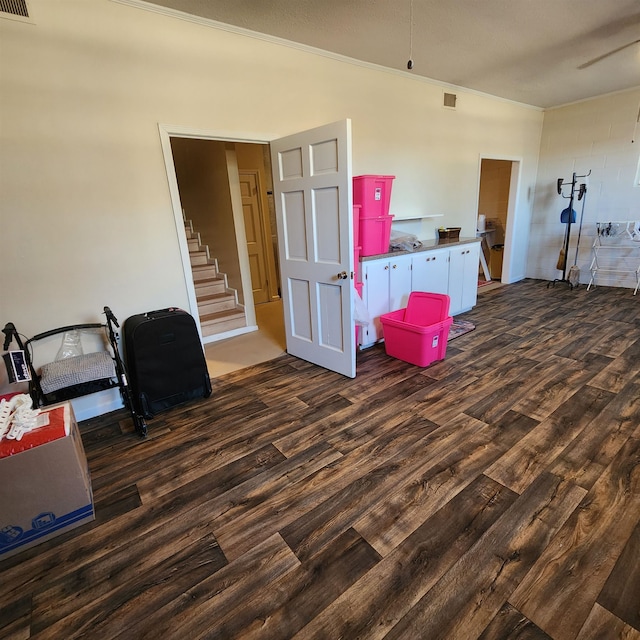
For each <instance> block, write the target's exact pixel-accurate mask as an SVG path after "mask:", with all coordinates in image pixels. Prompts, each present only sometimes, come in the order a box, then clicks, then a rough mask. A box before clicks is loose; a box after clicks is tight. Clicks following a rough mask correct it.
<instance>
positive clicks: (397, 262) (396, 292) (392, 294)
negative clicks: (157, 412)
mask: <svg viewBox="0 0 640 640" xmlns="http://www.w3.org/2000/svg"><path fill="white" fill-rule="evenodd" d="M410 293H411V256H398V257H397V258H395V259H394V260H390V261H389V311H397V310H398V309H403V308H404V307H406V306H407V302H408V301H409V294H410Z"/></svg>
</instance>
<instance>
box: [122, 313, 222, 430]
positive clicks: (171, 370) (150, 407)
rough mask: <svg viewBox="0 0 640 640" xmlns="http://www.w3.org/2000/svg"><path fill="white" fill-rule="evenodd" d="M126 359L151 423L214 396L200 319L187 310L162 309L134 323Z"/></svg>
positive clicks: (127, 330)
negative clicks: (159, 415) (161, 415)
mask: <svg viewBox="0 0 640 640" xmlns="http://www.w3.org/2000/svg"><path fill="white" fill-rule="evenodd" d="M124 354H125V360H126V363H127V370H128V372H129V378H130V380H129V384H130V386H131V390H132V392H133V398H134V403H135V404H136V408H137V409H138V411H139V412H140V413H141V414H142V415H144V417H145V418H153V416H154V415H155V414H157V413H159V412H161V411H165V410H166V409H170V408H171V407H174V406H176V405H179V404H182V403H183V402H187V401H188V400H193V399H194V398H207V397H208V396H210V395H211V380H210V379H209V373H208V371H207V363H206V360H205V357H204V352H203V350H202V344H201V343H200V336H199V335H198V329H197V327H196V323H195V320H194V319H193V318H192V317H191V316H190V315H189V314H188V313H187V312H186V311H183V310H182V309H175V308H170V309H161V310H159V311H149V312H148V313H140V314H137V315H135V316H131V317H130V318H128V319H127V321H126V322H125V323H124Z"/></svg>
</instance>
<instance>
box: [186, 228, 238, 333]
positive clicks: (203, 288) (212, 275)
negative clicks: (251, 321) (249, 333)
mask: <svg viewBox="0 0 640 640" xmlns="http://www.w3.org/2000/svg"><path fill="white" fill-rule="evenodd" d="M184 230H185V233H186V235H187V244H188V246H189V258H190V259H191V272H192V274H193V284H194V286H195V291H196V300H197V302H198V314H199V316H200V327H201V329H202V336H203V337H207V336H213V335H217V334H220V333H224V332H226V331H231V330H232V329H239V328H241V327H246V326H247V319H246V316H245V313H244V309H243V307H241V306H240V305H239V304H238V294H237V292H236V290H235V289H230V288H229V287H227V276H226V275H225V274H224V273H220V272H219V271H218V263H217V261H216V260H214V259H212V258H210V257H209V247H208V246H207V245H203V244H201V243H200V234H199V233H198V232H197V231H194V229H193V223H192V222H191V220H185V221H184Z"/></svg>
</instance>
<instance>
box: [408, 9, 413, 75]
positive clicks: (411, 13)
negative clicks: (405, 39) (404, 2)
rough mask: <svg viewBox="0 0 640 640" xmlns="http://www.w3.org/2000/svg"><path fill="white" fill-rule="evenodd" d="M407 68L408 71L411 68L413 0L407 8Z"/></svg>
mask: <svg viewBox="0 0 640 640" xmlns="http://www.w3.org/2000/svg"><path fill="white" fill-rule="evenodd" d="M407 69H409V71H411V69H413V0H410V9H409V61H408V62H407Z"/></svg>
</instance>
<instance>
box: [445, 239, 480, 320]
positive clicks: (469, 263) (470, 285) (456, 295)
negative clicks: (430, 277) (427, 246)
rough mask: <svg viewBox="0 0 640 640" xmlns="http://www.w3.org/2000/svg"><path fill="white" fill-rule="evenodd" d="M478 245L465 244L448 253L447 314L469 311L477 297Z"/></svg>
mask: <svg viewBox="0 0 640 640" xmlns="http://www.w3.org/2000/svg"><path fill="white" fill-rule="evenodd" d="M479 260H480V253H479V244H478V243H477V242H475V243H473V244H466V245H461V246H458V247H455V248H453V249H451V250H450V251H449V297H450V298H451V307H450V311H449V313H450V314H451V315H455V314H457V313H462V312H463V311H469V310H470V309H471V308H473V306H474V305H475V303H476V300H477V296H478V264H479Z"/></svg>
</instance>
